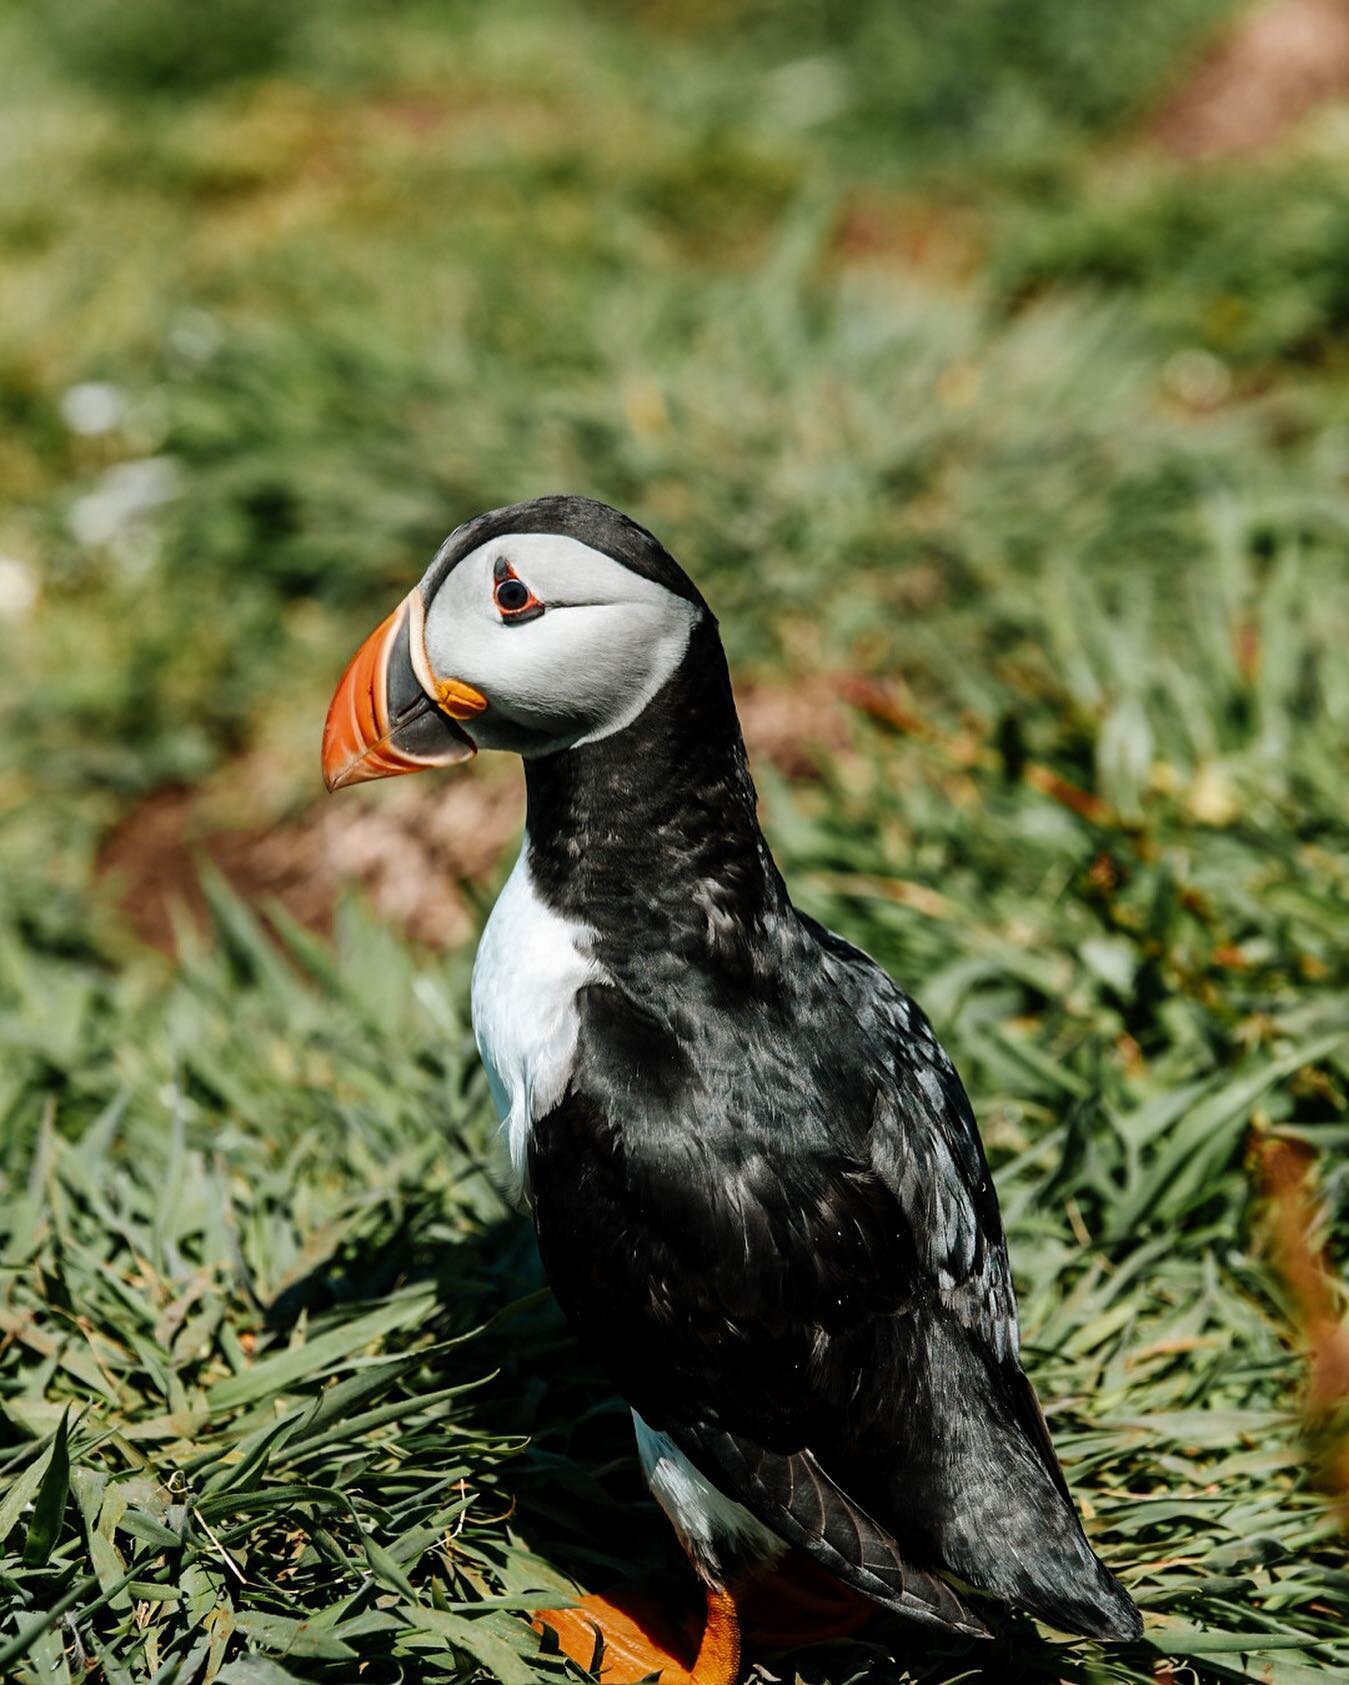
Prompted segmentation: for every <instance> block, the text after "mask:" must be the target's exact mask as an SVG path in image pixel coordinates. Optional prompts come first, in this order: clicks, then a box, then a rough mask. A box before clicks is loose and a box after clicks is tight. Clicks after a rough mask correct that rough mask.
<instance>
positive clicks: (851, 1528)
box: [688, 1432, 988, 1638]
mask: <svg viewBox="0 0 1349 1685" xmlns="http://www.w3.org/2000/svg"><path fill="white" fill-rule="evenodd" d="M688 1442H689V1443H690V1444H691V1446H692V1447H693V1449H694V1452H695V1456H696V1458H697V1459H698V1460H699V1461H701V1462H702V1463H703V1465H704V1466H705V1467H712V1468H715V1469H716V1471H717V1478H718V1479H719V1480H720V1481H721V1482H722V1483H724V1484H725V1485H727V1486H728V1487H729V1488H730V1489H731V1490H732V1491H734V1492H736V1493H738V1494H739V1495H740V1496H741V1497H742V1498H745V1499H748V1500H749V1501H750V1503H751V1504H752V1506H753V1508H754V1509H755V1510H756V1511H757V1512H758V1513H759V1514H760V1515H761V1516H766V1517H768V1518H769V1519H770V1521H771V1525H772V1527H773V1530H774V1531H775V1532H776V1533H777V1534H778V1535H779V1537H781V1538H783V1539H786V1541H787V1542H788V1544H793V1545H796V1546H797V1547H798V1548H799V1549H801V1550H803V1551H805V1552H806V1554H807V1555H808V1556H810V1557H813V1558H814V1560H815V1561H816V1562H818V1563H819V1564H820V1565H821V1566H822V1567H824V1568H828V1569H829V1570H830V1571H831V1572H832V1573H833V1574H835V1575H836V1576H837V1577H838V1578H839V1579H840V1580H843V1581H844V1582H845V1583H846V1584H849V1585H852V1586H854V1587H855V1588H856V1589H857V1590H858V1591H863V1592H866V1593H867V1595H868V1596H869V1597H872V1598H874V1599H875V1600H876V1602H878V1603H883V1604H885V1605H886V1606H887V1607H888V1608H891V1609H894V1610H897V1611H898V1612H899V1613H900V1614H902V1615H907V1616H908V1617H909V1618H910V1619H911V1620H916V1621H921V1622H923V1623H925V1624H926V1625H929V1626H938V1627H945V1628H946V1629H947V1630H949V1631H952V1632H962V1633H967V1634H969V1635H970V1636H971V1637H980V1638H982V1637H987V1636H988V1628H987V1627H986V1626H985V1625H984V1623H983V1622H982V1621H981V1620H980V1619H979V1617H978V1615H976V1614H975V1613H974V1612H973V1611H972V1610H971V1609H970V1608H969V1606H968V1605H967V1604H966V1603H964V1602H963V1601H962V1600H961V1599H960V1598H959V1597H958V1596H957V1595H956V1593H955V1592H954V1591H953V1590H952V1589H951V1587H950V1586H949V1585H948V1584H947V1583H946V1581H945V1580H943V1579H941V1578H940V1577H939V1576H938V1575H936V1574H932V1573H928V1572H927V1571H926V1570H924V1569H921V1568H915V1567H914V1565H913V1564H912V1563H911V1562H906V1561H905V1560H904V1557H903V1555H902V1554H901V1552H900V1549H899V1546H898V1544H897V1543H896V1542H895V1540H894V1538H893V1536H892V1535H891V1534H890V1533H889V1532H888V1531H887V1529H886V1528H884V1527H882V1526H881V1525H880V1523H879V1522H877V1521H874V1520H873V1519H872V1518H871V1516H869V1515H868V1514H867V1513H866V1511H865V1510H864V1509H862V1508H861V1506H860V1505H859V1504H858V1503H857V1501H856V1500H855V1499H854V1498H851V1497H849V1495H848V1494H847V1493H846V1492H844V1491H843V1490H842V1488H841V1487H839V1486H838V1484H837V1483H836V1482H835V1481H833V1480H831V1479H830V1477H829V1476H828V1475H827V1474H826V1473H825V1471H824V1469H823V1468H821V1467H820V1464H819V1463H818V1461H817V1460H816V1458H815V1455H814V1453H813V1452H811V1451H796V1452H791V1453H785V1454H784V1453H782V1452H777V1451H767V1450H765V1449H764V1447H763V1446H762V1445H756V1444H755V1443H754V1441H753V1440H751V1439H742V1438H739V1437H737V1436H736V1435H735V1434H730V1433H724V1432H723V1433H707V1432H705V1433H703V1434H699V1433H697V1432H694V1433H692V1434H689V1435H688Z"/></svg>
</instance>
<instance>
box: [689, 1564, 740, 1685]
mask: <svg viewBox="0 0 1349 1685" xmlns="http://www.w3.org/2000/svg"><path fill="white" fill-rule="evenodd" d="M689 1677H690V1679H691V1681H692V1685H735V1682H736V1680H737V1679H739V1677H740V1611H739V1610H738V1609H737V1608H736V1606H735V1598H734V1597H733V1596H732V1595H731V1593H730V1592H729V1591H728V1590H727V1589H726V1588H725V1587H724V1586H712V1585H710V1586H708V1588H707V1620H706V1623H705V1625H704V1626H703V1636H702V1639H701V1641H700V1642H699V1645H698V1654H697V1656H696V1657H695V1658H694V1662H693V1668H692V1671H691V1673H690V1675H689Z"/></svg>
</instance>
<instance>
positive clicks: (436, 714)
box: [323, 589, 487, 790]
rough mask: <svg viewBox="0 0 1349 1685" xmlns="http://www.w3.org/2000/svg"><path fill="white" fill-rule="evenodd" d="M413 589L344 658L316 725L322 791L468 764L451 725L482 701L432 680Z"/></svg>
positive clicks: (461, 687)
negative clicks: (319, 726) (344, 666)
mask: <svg viewBox="0 0 1349 1685" xmlns="http://www.w3.org/2000/svg"><path fill="white" fill-rule="evenodd" d="M423 613H424V611H423V608H422V598H421V591H420V590H419V589H418V590H413V591H411V592H409V594H408V595H407V596H406V597H405V598H404V599H403V601H402V602H401V603H400V604H399V605H398V607H397V608H396V609H395V610H394V611H393V613H392V614H391V615H390V616H389V618H388V619H387V620H386V621H384V623H383V624H382V625H380V626H377V627H376V628H375V630H374V631H373V632H372V633H371V634H370V636H369V637H368V638H367V639H366V640H365V642H364V643H363V644H362V645H361V647H360V648H359V649H358V650H357V651H356V653H355V655H354V656H352V658H351V662H350V664H349V665H348V667H347V670H346V672H345V673H343V675H342V682H341V683H340V684H339V685H338V687H337V690H336V691H335V692H334V694H333V699H332V701H331V703H329V705H328V718H327V719H326V720H325V721H324V725H323V782H324V783H325V784H326V785H327V786H328V788H329V789H330V790H341V789H344V788H345V787H346V786H347V785H348V784H364V783H365V782H366V780H367V779H370V778H395V777H397V776H398V774H399V773H403V772H421V771H422V770H423V769H424V768H426V767H428V766H454V765H455V764H456V762H458V761H467V760H472V758H473V756H474V755H476V754H477V752H478V750H477V745H476V744H475V743H474V742H473V739H472V738H471V737H470V736H469V735H468V733H467V732H466V731H464V730H463V728H462V727H461V726H460V725H459V724H458V723H457V721H458V720H467V719H472V718H473V716H474V715H475V714H480V713H482V711H483V709H484V708H485V707H486V706H487V698H486V697H485V696H483V695H482V693H481V692H480V691H477V690H474V689H473V688H472V687H471V686H470V685H466V684H463V683H461V682H460V681H459V680H457V679H450V680H441V681H439V682H438V681H437V680H436V679H435V677H434V675H433V674H432V673H431V669H430V664H429V663H428V661H427V659H426V646H425V643H424V642H423V638H422V628H423Z"/></svg>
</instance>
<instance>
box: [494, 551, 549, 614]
mask: <svg viewBox="0 0 1349 1685" xmlns="http://www.w3.org/2000/svg"><path fill="white" fill-rule="evenodd" d="M492 601H493V602H494V603H495V604H496V608H497V613H498V614H499V615H500V616H501V618H502V619H503V620H504V621H507V622H510V623H512V624H518V623H519V622H520V621H522V620H534V619H536V618H537V617H538V616H539V615H541V614H542V613H543V604H542V603H541V602H540V601H539V599H538V598H537V597H536V596H535V595H534V593H533V592H532V591H531V590H530V588H529V586H528V585H526V584H525V582H524V580H523V579H521V578H520V576H519V574H517V573H516V571H515V569H514V568H513V567H512V566H511V564H510V563H509V562H508V561H506V560H505V558H504V557H503V558H502V559H501V560H499V561H498V562H497V564H496V567H495V568H494V569H493V570H492Z"/></svg>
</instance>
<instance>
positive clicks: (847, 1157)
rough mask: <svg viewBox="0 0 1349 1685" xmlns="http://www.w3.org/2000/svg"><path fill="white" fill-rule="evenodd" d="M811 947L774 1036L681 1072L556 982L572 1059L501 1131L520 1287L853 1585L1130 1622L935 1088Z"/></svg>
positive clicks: (626, 1011)
mask: <svg viewBox="0 0 1349 1685" xmlns="http://www.w3.org/2000/svg"><path fill="white" fill-rule="evenodd" d="M829 940H830V943H831V944H835V946H826V945H825V944H824V943H823V942H821V952H822V964H821V968H820V972H821V981H820V984H819V986H818V988H817V990H816V994H815V997H814V999H813V1000H812V1001H811V1002H809V1003H807V1005H808V1008H809V1011H808V1012H804V1011H803V1015H802V1018H801V1022H802V1023H803V1024H806V1025H808V1026H809V1029H808V1030H806V1029H803V1030H802V1031H801V1033H800V1037H799V1039H798V1041H797V1043H796V1044H795V1045H792V1044H790V1043H784V1040H783V1037H782V1035H781V1034H780V1033H779V1032H774V1033H773V1034H772V1036H771V1037H769V1036H767V1035H765V1036H764V1038H763V1039H761V1040H760V1041H758V1042H756V1041H755V1040H754V1039H753V1038H754V1035H755V1033H756V1032H755V1031H754V1029H753V1021H752V1019H750V1018H749V1017H748V1015H745V1014H740V1015H738V1016H737V1018H736V1019H735V1020H734V1021H732V1020H730V1018H729V1015H724V1016H723V1015H711V1014H709V1015H708V1016H707V1017H706V1018H704V1019H703V1021H702V1024H701V1033H702V1035H703V1037H704V1042H703V1045H702V1046H701V1048H700V1053H701V1060H700V1062H699V1061H695V1060H694V1059H693V1058H692V1057H691V1056H690V1054H689V1051H688V1049H689V1038H688V1037H682V1038H680V1040H679V1041H678V1042H675V1041H673V1040H672V1039H671V1038H670V1037H669V1035H668V1032H667V1030H666V1028H665V1026H664V1025H663V1024H661V1023H659V1022H657V1021H656V1020H654V1019H653V1018H652V1017H651V1015H650V1014H649V1013H646V1012H644V1011H643V1010H642V1009H641V1008H639V1007H634V1006H630V1005H629V1003H628V1002H627V1001H626V1000H625V999H624V997H623V996H622V995H621V994H620V992H619V991H618V990H616V989H612V988H607V987H604V986H598V985H597V986H593V987H592V989H591V990H589V991H583V993H588V994H589V995H590V998H589V1000H587V1001H586V1002H584V1003H583V1008H582V1038H581V1048H582V1057H579V1058H578V1061H577V1065H576V1069H575V1071H574V1073H573V1077H572V1081H571V1085H570V1087H569V1088H568V1090H567V1092H566V1094H565V1095H564V1097H563V1099H562V1101H561V1102H560V1103H559V1104H558V1106H557V1107H556V1108H555V1109H554V1110H553V1111H552V1112H551V1113H549V1115H548V1116H547V1117H545V1118H543V1119H541V1120H540V1121H539V1123H538V1125H537V1126H536V1128H535V1130H534V1132H533V1135H532V1138H531V1148H530V1154H531V1181H532V1184H533V1188H534V1202H535V1222H536V1226H537V1230H538V1236H539V1243H540V1249H541V1251H542V1253H543V1258H544V1263H545V1266H546V1268H547V1271H548V1275H549V1279H550V1280H551V1282H552V1284H553V1287H554V1290H555V1292H556V1294H557V1297H558V1299H559V1301H560V1303H561V1305H562V1307H563V1310H564V1311H565V1312H566V1314H567V1316H568V1318H569V1319H570V1320H571V1322H572V1323H573V1325H574V1326H575V1327H576V1329H577V1331H578V1333H579V1334H580V1335H581V1337H582V1338H583V1339H584V1340H585V1341H586V1342H587V1344H589V1345H590V1346H591V1347H592V1349H594V1350H595V1351H596V1352H597V1353H598V1354H599V1355H600V1356H601V1357H603V1358H604V1359H605V1360H606V1361H607V1363H608V1366H609V1368H610V1370H611V1372H612V1374H613V1376H614V1379H615V1382H616V1384H617V1385H618V1387H619V1389H620V1390H621V1391H622V1392H623V1394H624V1395H625V1396H626V1397H627V1398H628V1400H629V1401H630V1402H631V1403H632V1405H633V1406H634V1408H635V1409H636V1410H637V1411H638V1412H639V1414H640V1415H641V1416H642V1418H643V1419H644V1420H645V1421H646V1422H647V1423H648V1424H649V1425H650V1426H652V1427H653V1428H656V1429H658V1430H659V1431H661V1432H664V1433H667V1434H669V1436H670V1437H671V1438H672V1439H673V1440H674V1441H675V1442H676V1443H677V1444H678V1445H679V1446H680V1448H681V1449H682V1450H683V1451H684V1453H685V1454H686V1455H687V1456H688V1457H689V1458H690V1459H691V1460H692V1461H693V1462H694V1463H695V1465H697V1466H699V1467H700V1468H702V1469H703V1471H704V1472H705V1473H706V1474H707V1476H708V1477H709V1478H710V1479H711V1480H712V1481H713V1482H714V1483H715V1484H716V1485H718V1486H719V1487H720V1488H721V1489H722V1490H723V1491H725V1492H727V1494H728V1495H729V1496H732V1497H735V1498H737V1499H739V1500H740V1501H741V1502H742V1503H743V1504H744V1505H745V1506H746V1507H747V1508H748V1509H750V1510H751V1511H753V1512H754V1513H755V1514H757V1515H758V1516H759V1518H760V1519H761V1520H762V1521H764V1522H765V1523H766V1524H767V1525H768V1526H769V1527H771V1528H773V1529H774V1530H775V1531H777V1532H778V1533H779V1534H780V1535H781V1536H783V1537H784V1538H788V1539H791V1540H793V1541H794V1542H797V1543H799V1544H801V1545H802V1546H803V1548H805V1549H807V1550H809V1552H810V1554H811V1555H813V1556H815V1557H816V1559H817V1560H819V1561H820V1562H821V1564H822V1565H823V1566H825V1567H826V1568H828V1569H830V1571H832V1572H834V1573H835V1574H837V1575H838V1577H839V1578H840V1579H843V1580H844V1581H845V1582H847V1583H850V1584H852V1585H853V1586H854V1587H855V1588H856V1589H858V1590H860V1591H862V1592H865V1593H866V1594H867V1595H869V1596H872V1597H876V1598H878V1600H879V1601H882V1602H885V1603H888V1604H890V1605H891V1606H892V1607H894V1608H897V1609H904V1610H906V1612H910V1613H917V1612H918V1611H917V1609H916V1608H915V1607H914V1605H915V1604H923V1605H925V1606H926V1608H927V1613H928V1618H929V1619H932V1620H934V1621H937V1622H939V1623H942V1624H949V1625H955V1626H959V1627H961V1628H963V1629H964V1630H971V1629H977V1626H978V1622H977V1619H976V1618H975V1617H973V1616H970V1615H969V1613H968V1611H967V1610H966V1609H965V1607H964V1605H963V1604H962V1603H961V1601H960V1600H959V1599H958V1598H956V1597H955V1594H954V1593H950V1592H949V1588H941V1589H939V1588H940V1581H939V1580H938V1578H937V1576H938V1575H939V1574H940V1573H941V1572H943V1571H946V1572H950V1573H953V1574H956V1575H958V1576H959V1577H960V1578H962V1579H963V1580H965V1581H966V1582H968V1583H969V1584H971V1585H974V1586H977V1587H979V1588H980V1589H983V1590H986V1591H989V1592H992V1593H994V1594H996V1595H1000V1596H1002V1597H1006V1598H1009V1599H1012V1600H1015V1601H1018V1602H1021V1603H1023V1604H1025V1605H1027V1606H1028V1607H1030V1608H1032V1609H1034V1610H1035V1611H1036V1612H1037V1613H1040V1614H1042V1615H1044V1616H1045V1618H1047V1619H1049V1620H1051V1621H1054V1622H1055V1623H1056V1624H1057V1625H1060V1626H1063V1627H1067V1628H1069V1629H1070V1630H1077V1631H1084V1632H1091V1633H1099V1634H1101V1635H1114V1636H1128V1635H1132V1633H1133V1632H1134V1631H1136V1630H1137V1616H1136V1614H1135V1613H1134V1611H1133V1610H1132V1606H1131V1605H1130V1603H1129V1600H1128V1598H1127V1596H1126V1595H1125V1593H1124V1592H1123V1590H1122V1588H1121V1587H1119V1585H1118V1584H1117V1582H1115V1581H1114V1579H1113V1578H1112V1576H1110V1575H1109V1574H1108V1572H1107V1571H1106V1570H1105V1569H1104V1568H1103V1567H1102V1566H1101V1564H1100V1563H1099V1562H1098V1561H1097V1559H1096V1558H1095V1556H1094V1555H1093V1553H1092V1551H1091V1549H1090V1547H1089V1545H1088V1544H1087V1542H1086V1539H1085V1538H1084V1536H1083V1534H1082V1531H1081V1525H1080V1522H1079V1520H1078V1516H1077V1512H1076V1509H1075V1507H1074V1505H1073V1503H1072V1501H1071V1499H1070V1498H1069V1496H1068V1493H1067V1489H1066V1486H1065V1484H1064V1481H1063V1477H1062V1474H1061V1472H1060V1470H1059V1467H1058V1463H1057V1459H1056V1458H1055V1456H1054V1452H1053V1448H1052V1445H1051V1444H1050V1441H1049V1436H1048V1434H1047V1432H1046V1430H1045V1428H1044V1423H1043V1418H1042V1417H1041V1415H1040V1413H1039V1409H1038V1406H1037V1404H1036V1401H1035V1397H1034V1393H1033V1391H1032V1389H1031V1387H1030V1384H1029V1382H1028V1381H1027V1380H1026V1379H1025V1377H1024V1375H1023V1374H1022V1372H1021V1368H1020V1364H1019V1361H1018V1354H1017V1330H1016V1320H1015V1305H1014V1300H1013V1295H1012V1288H1011V1281H1010V1274H1009V1271H1008V1265H1007V1255H1006V1247H1005V1244H1004V1241H1003V1234H1002V1225H1001V1222H1000V1219H999V1216H998V1210H997V1201H996V1196H995V1194H994V1192H993V1188H992V1184H991V1181H990V1178H989V1175H988V1170H987V1166H986V1163H985V1161H984V1156H983V1152H982V1149H981V1147H980V1143H979V1137H978V1133H977V1130H976V1128H975V1125H974V1119H973V1116H972V1114H971V1112H970V1108H969V1103H968V1101H967V1100H966V1098H965V1095H964V1091H963V1089H962V1088H961V1086H960V1082H959V1079H958V1077H957V1076H956V1074H955V1072H954V1070H953V1069H952V1067H951V1066H950V1063H949V1061H948V1060H947V1059H946V1057H945V1055H944V1054H943V1053H942V1052H941V1049H940V1048H939V1047H938V1045H937V1043H936V1041H935V1038H933V1037H932V1035H931V1031H930V1030H929V1029H928V1028H927V1026H926V1020H924V1019H923V1018H922V1015H921V1013H919V1011H918V1009H917V1007H915V1006H913V1005H912V1003H910V1002H908V1001H907V1000H906V999H905V997H904V996H902V995H901V994H900V993H899V991H898V990H897V989H896V988H895V986H894V985H893V983H891V982H890V980H889V979H888V978H887V977H886V976H885V974H884V973H883V972H881V971H880V970H879V968H877V967H875V966H874V964H873V962H871V961H870V960H867V959H866V957H865V956H863V955H860V954H858V953H857V952H856V950H853V949H850V948H848V947H847V945H846V944H843V943H841V942H838V940H837V939H836V938H831V939H829ZM718 1036H720V1037H721V1038H722V1039H721V1041H720V1042H719V1041H718V1040H717V1037H718ZM807 1036H808V1037H809V1039H808V1040H807ZM784 1045H786V1046H787V1047H788V1051H789V1057H787V1058H785V1059H784V1057H783V1049H784ZM653 1072H655V1073H657V1074H658V1077H659V1080H658V1081H653V1079H652V1075H651V1073H653ZM887 1558H888V1560H889V1562H890V1567H889V1569H888V1570H887V1569H886V1568H885V1561H886V1559H887ZM878 1587H881V1588H883V1589H878ZM948 1595H949V1599H950V1601H949V1602H948V1601H947V1597H948ZM952 1604H954V1608H952V1607H951V1605H952Z"/></svg>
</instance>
